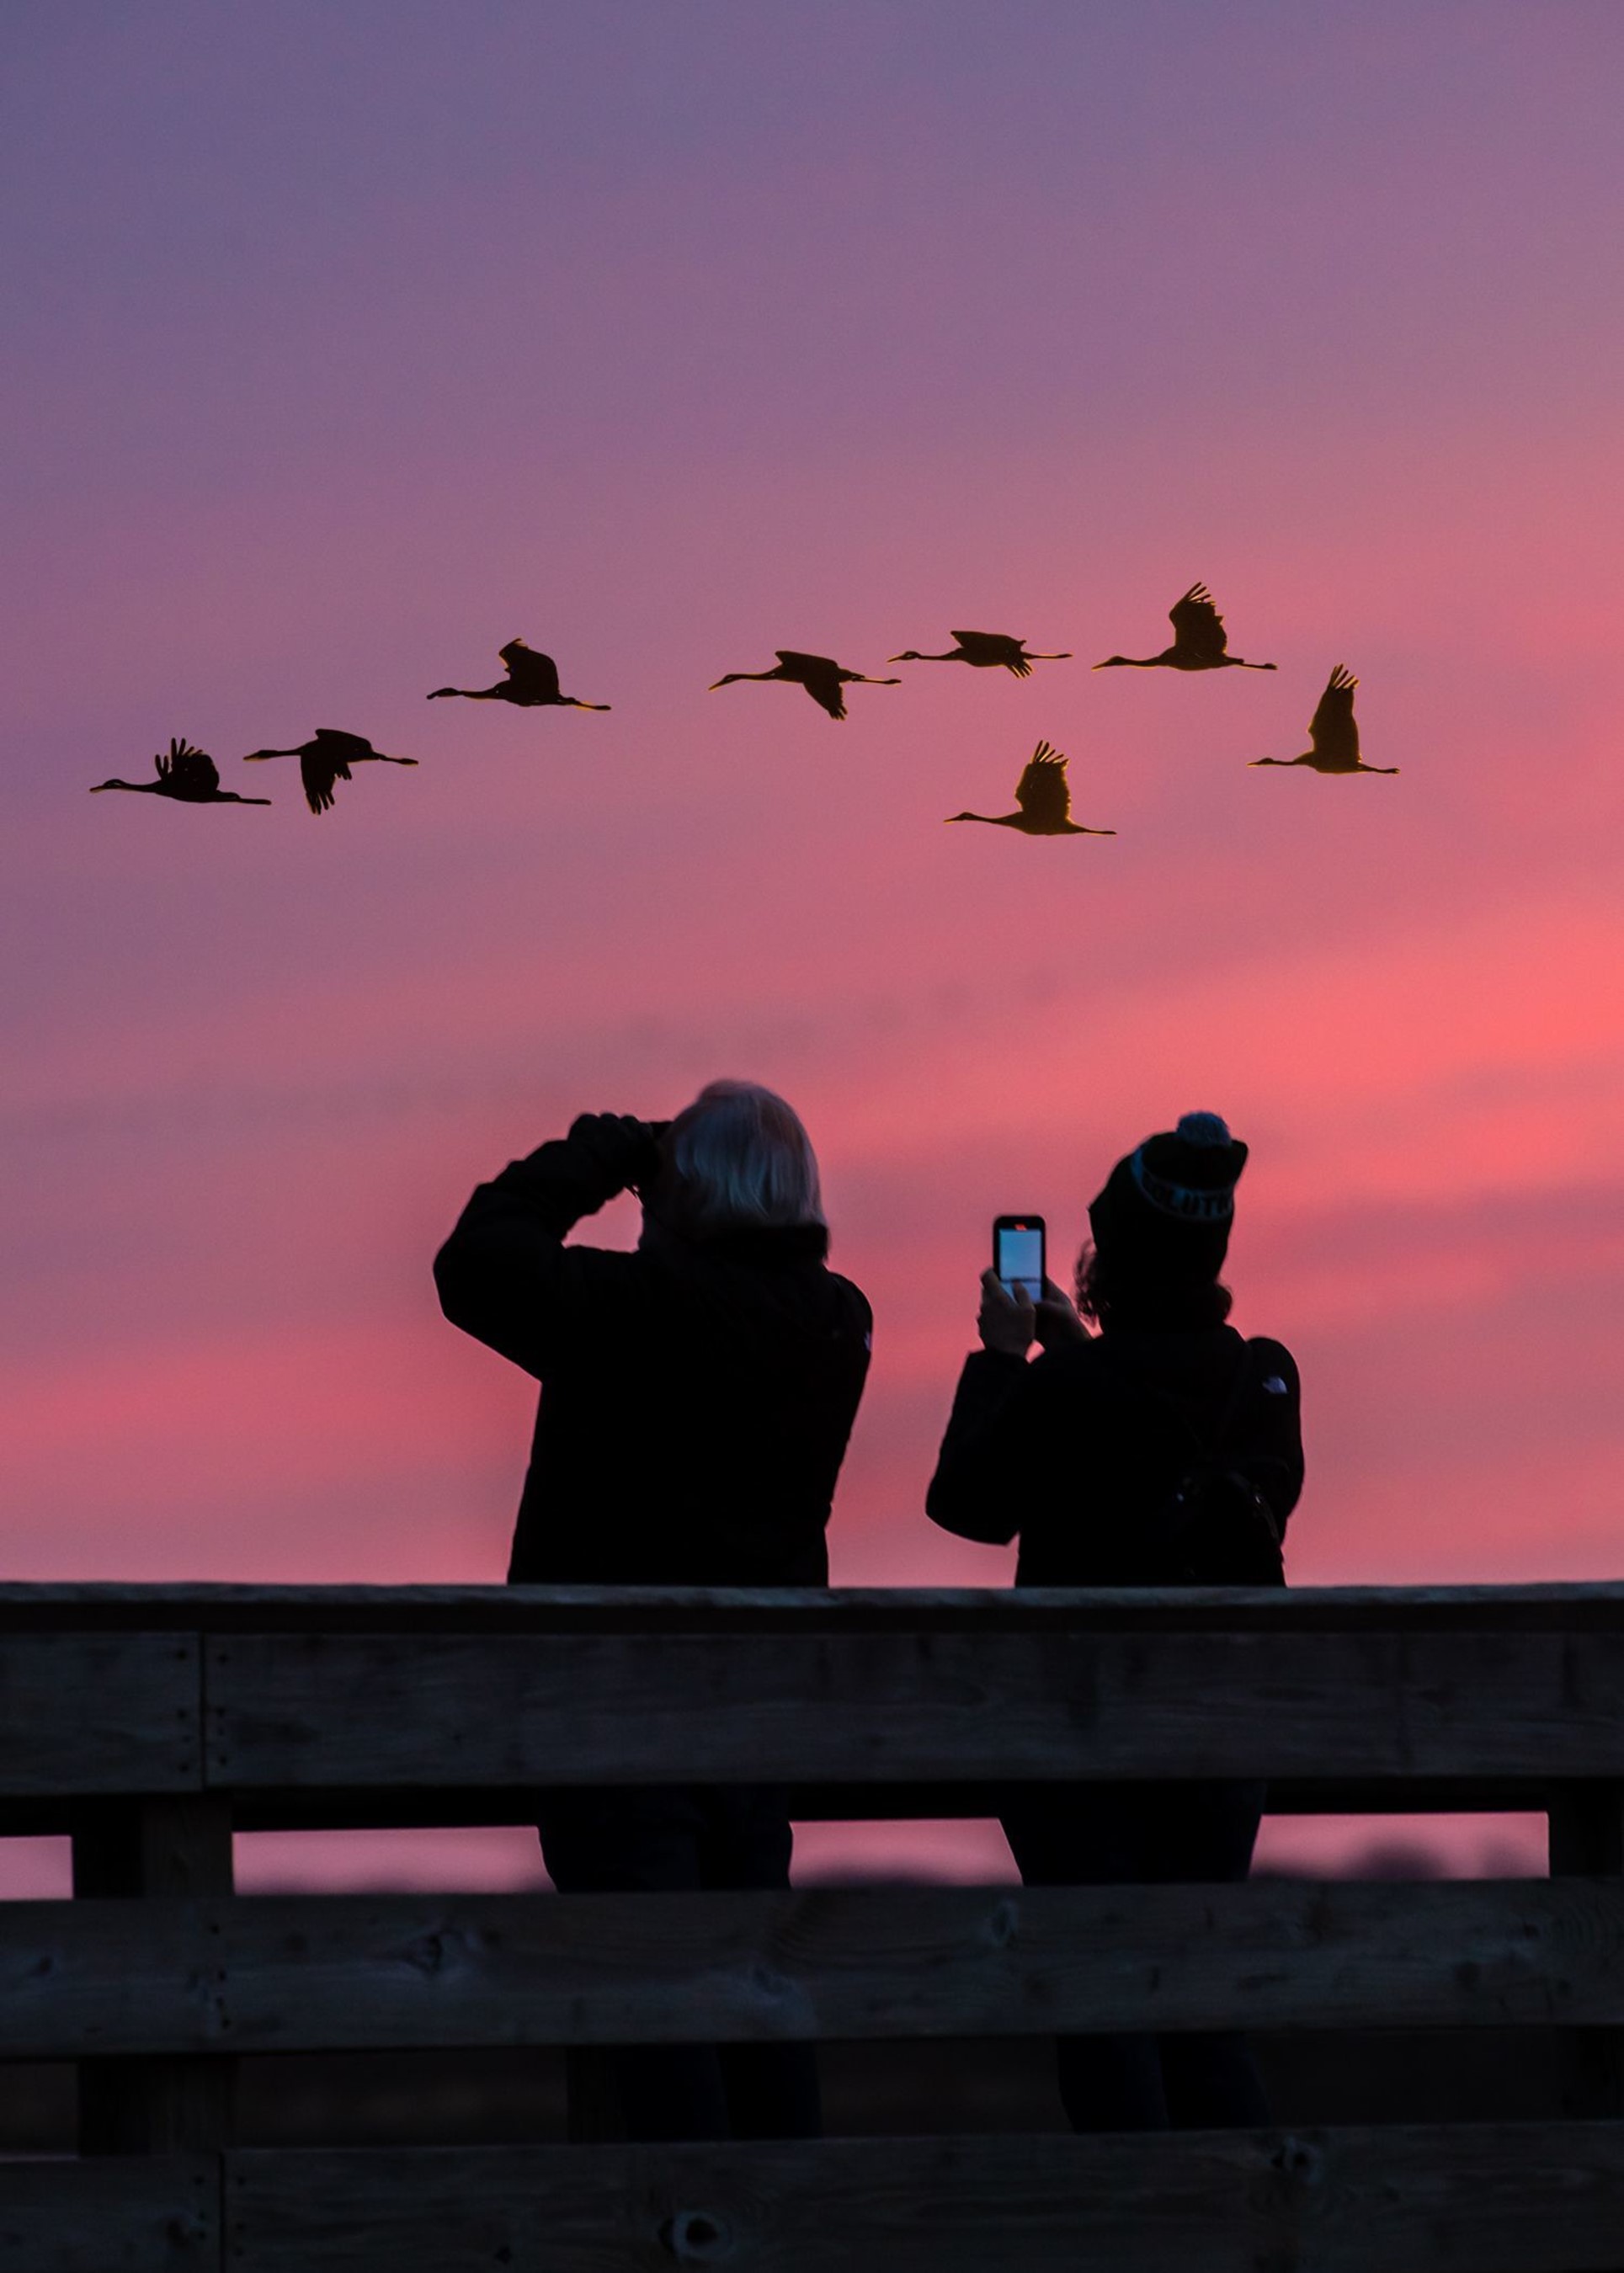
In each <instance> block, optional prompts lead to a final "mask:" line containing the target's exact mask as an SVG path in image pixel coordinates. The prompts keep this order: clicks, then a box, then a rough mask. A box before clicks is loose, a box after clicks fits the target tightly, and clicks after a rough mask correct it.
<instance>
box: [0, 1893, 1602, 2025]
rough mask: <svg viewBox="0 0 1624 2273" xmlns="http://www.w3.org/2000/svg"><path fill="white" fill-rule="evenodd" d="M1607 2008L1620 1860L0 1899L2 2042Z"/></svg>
mask: <svg viewBox="0 0 1624 2273" xmlns="http://www.w3.org/2000/svg"><path fill="white" fill-rule="evenodd" d="M1518 2023H1526V2024H1529V2025H1532V2026H1549V2025H1553V2024H1568V2025H1583V2026H1587V2027H1599V2026H1601V2025H1603V2024H1606V2025H1609V2026H1617V2025H1624V1882H1621V1881H1620V1880H1618V1879H1605V1878H1596V1879H1578V1878H1575V1879H1561V1880H1544V1879H1511V1880H1504V1881H1492V1880H1481V1881H1472V1880H1466V1881H1460V1882H1440V1883H1437V1884H1423V1885H1410V1886H1406V1885H1392V1884H1381V1883H1372V1884H1359V1883H1357V1882H1350V1881H1335V1882H1312V1881H1309V1882H1304V1881H1300V1880H1289V1879H1257V1880H1254V1881H1253V1882H1252V1883H1251V1884H1250V1885H1246V1886H1238V1887H1169V1886H1157V1887H1082V1888H1074V1889H1058V1888H1033V1889H1029V1890H1022V1889H1021V1888H1019V1887H823V1888H816V1887H815V1888H810V1889H807V1890H804V1891H799V1892H797V1893H794V1894H786V1895H778V1894H614V1895H595V1896H573V1897H563V1896H558V1895H553V1894H485V1895H434V1894H392V1895H360V1894H357V1895H305V1894H300V1895H274V1896H265V1895H257V1896H246V1897H237V1898H235V1899H231V1900H218V1899H214V1900H207V1901H194V1902H176V1901H161V1900H154V1901H148V1902H140V1903H132V1902H120V1901H110V1902H12V1903H6V1904H4V1905H0V2059H83V2058H86V2057H105V2056H108V2055H114V2054H132V2053H148V2054H177V2053H178V2054H185V2053H229V2052H337V2051H354V2050H367V2049H403V2048H408V2047H414V2046H415V2047H432V2046H452V2045H476V2044H477V2045H515V2044H613V2043H628V2044H635V2043H676V2044H681V2043H686V2042H688V2041H690V2040H692V2039H694V2038H696V2037H698V2038H704V2037H710V2038H713V2039H717V2040H721V2041H734V2040H737V2041H744V2040H749V2039H763V2038H786V2037H855V2038H861V2037H933V2036H934V2037H972V2036H1021V2035H1048V2034H1050V2033H1052V2032H1054V2031H1056V2030H1058V2029H1073V2030H1079V2031H1086V2030H1089V2029H1143V2028H1155V2029H1203V2028H1214V2027H1222V2026H1235V2025H1242V2026H1245V2027H1249V2028H1254V2029H1337V2028H1373V2027H1375V2028H1379V2027H1393V2028H1400V2027H1402V2028H1410V2029H1420V2028H1474V2027H1505V2026H1507V2025H1512V2024H1518Z"/></svg>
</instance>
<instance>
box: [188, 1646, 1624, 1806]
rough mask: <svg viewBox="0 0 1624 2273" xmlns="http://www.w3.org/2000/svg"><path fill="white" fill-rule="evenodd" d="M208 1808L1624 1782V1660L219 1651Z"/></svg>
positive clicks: (1238, 1653)
mask: <svg viewBox="0 0 1624 2273" xmlns="http://www.w3.org/2000/svg"><path fill="white" fill-rule="evenodd" d="M206 1665H207V1693H208V1734H207V1751H206V1764H207V1777H208V1780H209V1782H211V1783H212V1784H215V1785H218V1786H221V1787H230V1788H234V1789H252V1788H254V1787H256V1786H259V1787H264V1786H282V1787H290V1786H298V1785H305V1786H312V1785H323V1784H326V1785H355V1786H362V1785H374V1786H377V1785H390V1784H415V1783H425V1782H440V1783H445V1782H460V1783H479V1784H490V1785H497V1786H513V1785H515V1784H530V1785H535V1784H541V1783H558V1784H569V1783H604V1782H607V1783H622V1782H662V1781H664V1782H682V1781H688V1780H690V1779H692V1778H694V1777H695V1776H705V1777H709V1778H713V1779H715V1780H717V1781H718V1782H726V1781H729V1780H742V1779H760V1780H763V1781H768V1782H780V1781H787V1782H804V1781H813V1780H816V1781H846V1780H850V1781H852V1782H871V1781H910V1780H916V1781H919V1782H933V1781H936V1780H940V1779H944V1778H951V1779H964V1778H972V1779H980V1778H986V1777H995V1776H1004V1777H1026V1778H1033V1779H1051V1778H1056V1777H1065V1776H1079V1777H1104V1778H1113V1779H1115V1778H1121V1777H1134V1776H1141V1777H1142V1776H1197V1777H1199V1776H1213V1775H1248V1774H1251V1775H1263V1776H1291V1775H1308V1774H1313V1775H1319V1776H1327V1775H1331V1776H1334V1775H1337V1774H1346V1775H1357V1776H1365V1777H1372V1778H1384V1777H1392V1778H1399V1779H1402V1778H1404V1777H1407V1776H1444V1775H1462V1774H1485V1775H1494V1774H1500V1775H1508V1776H1515V1775H1530V1776H1534V1775H1542V1776H1546V1777H1551V1776H1602V1775H1619V1774H1624V1633H1621V1634H1618V1635H1613V1634H1604V1633H1590V1634H1568V1635H1561V1634H1545V1633H1528V1634H1517V1633H1470V1632H1465V1633H1454V1632H1448V1633H1432V1634H1429V1633H1410V1634H1388V1633H1380V1632H1369V1633H1350V1634H1331V1633H1325V1634H1293V1633H1278V1634H1267V1635H1263V1634H1257V1633H1251V1632H1240V1633H1205V1632H1168V1633H1164V1634H1157V1635H1144V1634H1136V1633H1111V1632H1101V1631H1093V1630H1091V1631H1071V1632H1067V1631H1063V1630H1054V1631H1049V1630H1044V1631H1041V1632H1036V1633H1025V1634H1011V1633H998V1632H991V1633H983V1632H966V1633H959V1632H948V1633H943V1634H929V1633H925V1634H920V1633H911V1632H899V1633H894V1634H889V1633H868V1632H857V1633H845V1634H843V1633H815V1634H794V1633H782V1634H773V1635H762V1634H756V1633H748V1632H742V1633H715V1634H690V1633H684V1634H665V1633H657V1632H650V1633H640V1634H609V1633H603V1634H576V1633H560V1634H556V1635H548V1636H545V1637H541V1636H538V1637H535V1638H529V1637H523V1636H516V1635H504V1634H496V1635H488V1636H478V1637H465V1636H446V1635H410V1636H399V1637H396V1636H390V1635H381V1634H380V1635H345V1636H327V1635H275V1634H269V1635H263V1634H260V1635H255V1634H242V1635H233V1636H230V1637H229V1638H226V1639H214V1640H211V1641H209V1642H208V1643H207V1647H206Z"/></svg>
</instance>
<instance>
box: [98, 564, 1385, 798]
mask: <svg viewBox="0 0 1624 2273" xmlns="http://www.w3.org/2000/svg"><path fill="white" fill-rule="evenodd" d="M1168 617H1169V622H1170V623H1171V624H1172V626H1173V641H1172V644H1171V646H1170V647H1165V648H1163V649H1162V652H1161V653H1160V655H1109V656H1106V657H1105V659H1104V661H1103V662H1101V663H1096V664H1094V669H1095V670H1096V671H1110V670H1115V669H1124V670H1130V671H1156V670H1168V671H1273V670H1274V669H1275V668H1276V666H1275V665H1274V664H1272V663H1248V662H1246V661H1245V660H1244V657H1242V656H1237V655H1231V654H1230V653H1229V637H1228V634H1226V632H1225V630H1224V627H1223V618H1222V616H1221V615H1220V614H1219V612H1218V610H1217V608H1216V606H1215V605H1214V601H1213V597H1212V595H1211V593H1210V592H1209V591H1208V590H1207V587H1206V585H1205V584H1192V586H1191V587H1190V589H1189V590H1188V591H1187V592H1186V593H1185V594H1184V597H1183V598H1182V599H1180V600H1178V601H1177V602H1176V603H1175V604H1174V605H1173V606H1172V607H1171V608H1170V609H1169V611H1168ZM952 636H953V645H952V646H951V648H947V649H944V650H943V652H942V653H941V654H939V655H923V654H921V652H920V651H919V649H917V648H908V649H905V650H904V652H903V653H902V654H900V655H894V656H891V657H890V660H891V662H892V663H963V664H969V666H970V667H971V669H972V670H974V671H1011V672H1012V673H1013V675H1014V676H1015V677H1016V678H1017V679H1029V678H1030V677H1031V675H1032V666H1033V664H1034V663H1069V662H1070V661H1071V656H1070V655H1068V654H1060V653H1052V652H1051V653H1040V652H1038V651H1037V650H1035V649H1031V648H1028V647H1027V645H1026V641H1025V640H1024V639H1013V638H1011V636H1010V635H1009V634H1007V633H1004V632H955V633H954V634H953V635H952ZM498 652H499V654H500V657H501V660H502V662H503V664H505V665H506V670H507V675H506V677H505V678H502V679H498V680H497V682H496V684H495V686H436V687H435V688H433V689H432V692H431V693H430V694H429V696H428V698H427V699H428V700H429V701H431V702H434V701H440V700H442V699H443V698H445V697H446V696H447V695H450V696H456V697H459V698H461V699H462V701H467V702H510V703H513V704H514V705H515V707H516V708H518V709H525V710H533V709H570V710H607V709H608V708H609V705H608V703H606V702H583V701H582V700H581V698H580V696H579V695H576V694H563V693H562V692H561V691H560V680H559V672H558V665H557V664H555V663H554V662H553V657H552V656H550V655H543V654H541V653H540V652H539V651H538V649H535V648H531V647H527V646H526V645H525V643H524V641H523V640H522V639H515V640H509V641H508V644H507V646H506V647H504V648H501V649H499V650H498ZM775 653H776V654H777V656H778V661H777V663H776V664H775V665H774V666H773V668H772V669H771V671H728V672H726V674H725V675H724V676H723V677H722V678H720V679H717V680H716V681H715V682H714V685H713V686H712V688H711V692H712V693H714V692H715V690H716V688H717V687H718V686H733V685H734V684H735V683H736V682H737V681H738V680H741V679H776V680H778V681H780V682H781V683H782V684H784V685H786V686H800V687H802V688H804V689H805V691H806V692H807V694H809V695H810V696H811V697H812V700H813V701H815V702H816V703H817V704H818V705H819V707H820V708H821V709H824V710H826V711H827V712H828V713H829V716H831V718H844V717H845V716H846V693H845V690H846V687H848V686H901V684H902V681H901V680H900V679H874V678H870V677H869V676H868V674H867V673H866V672H864V671H848V670H846V667H845V665H844V664H839V663H837V662H836V661H835V659H834V657H833V656H827V655H806V654H803V653H801V652H800V651H799V650H798V649H793V648H778V649H775ZM1357 685H1358V681H1357V679H1355V678H1354V676H1353V674H1352V673H1351V672H1350V671H1348V670H1347V668H1346V667H1345V666H1344V665H1343V664H1340V663H1339V664H1337V666H1336V668H1335V670H1334V671H1332V673H1331V676H1330V678H1329V679H1328V680H1327V682H1326V688H1325V692H1324V694H1321V696H1320V697H1319V704H1318V706H1317V708H1316V709H1315V711H1314V715H1313V717H1312V720H1311V721H1310V723H1309V728H1308V736H1309V747H1308V748H1307V749H1306V750H1304V751H1303V752H1302V753H1301V754H1300V755H1299V756H1297V757H1295V758H1253V759H1252V760H1251V761H1250V762H1251V763H1252V765H1254V766H1306V767H1308V768H1309V769H1311V770H1312V771H1313V772H1314V773H1319V774H1395V773H1396V772H1397V771H1398V768H1397V767H1396V766H1367V765H1366V764H1365V761H1364V760H1363V759H1362V758H1361V757H1360V755H1359V729H1358V724H1357V720H1356V719H1355V717H1354V715H1353V690H1354V688H1355V687H1356V686H1357ZM267 758H297V760H298V761H299V775H300V778H301V780H302V782H303V784H304V789H305V803H306V804H307V805H308V806H309V807H310V809H311V811H312V813H313V814H322V813H326V812H327V810H328V808H329V807H330V806H331V805H332V803H333V795H334V790H335V785H336V784H338V783H339V782H341V781H345V782H347V781H350V779H352V778H353V776H352V775H351V773H350V768H351V767H352V766H357V765H384V766H415V765H416V764H417V759H416V758H396V757H391V756H390V755H389V754H388V753H387V751H384V750H375V749H374V748H373V747H372V744H371V742H369V741H368V740H367V739H366V737H365V735H364V734H347V733H342V732H340V731H338V730H337V729H336V728H335V727H332V726H319V727H318V728H317V729H316V731H315V732H314V734H312V737H311V739H310V740H309V741H307V742H297V743H295V744H294V746H292V747H291V748H290V749H281V750H250V751H249V752H247V754H246V755H245V758H244V763H246V764H249V765H257V764H258V763H259V761H261V760H262V759H267ZM153 762H154V767H155V769H156V770H155V774H154V778H153V779H152V780H151V781H139V782H127V781H119V780H117V779H114V780H112V781H104V782H97V783H96V784H95V785H94V786H95V790H98V791H99V790H106V789H123V790H135V791H144V792H146V793H147V794H148V795H151V796H155V797H167V798H171V799H175V800H176V801H177V803H179V804H182V805H269V804H270V802H271V800H270V799H269V798H268V797H244V796H242V795H240V794H239V793H238V791H236V790H229V789H222V788H221V786H220V771H219V769H218V767H217V766H216V765H215V763H214V760H213V758H211V757H210V756H209V755H208V754H207V751H205V750H200V749H198V748H196V747H194V746H193V745H192V743H190V742H186V741H171V742H170V744H169V749H168V751H167V752H165V753H161V754H159V755H158V756H157V757H156V758H155V759H154V761H153ZM93 794H94V791H93ZM948 817H949V819H950V821H982V822H985V823H986V824H987V825H988V826H989V828H993V829H1019V830H1020V831H1021V832H1022V834H1023V835H1025V836H1115V835H1116V830H1115V829H1085V828H1084V827H1083V826H1082V825H1081V824H1080V823H1079V822H1078V821H1073V820H1072V818H1071V791H1070V788H1069V786H1068V784H1067V782H1066V761H1065V759H1064V756H1063V755H1062V754H1061V753H1060V751H1058V750H1056V749H1055V748H1053V747H1052V746H1050V744H1049V743H1048V742H1040V743H1039V744H1038V746H1037V748H1036V749H1035V750H1034V752H1033V754H1032V756H1031V757H1030V758H1029V759H1028V760H1027V761H1026V766H1025V768H1024V769H1023V770H1022V773H1021V776H1020V779H1019V782H1018V783H1017V784H1016V787H1015V810H1014V812H1013V813H955V814H950V815H949V816H948Z"/></svg>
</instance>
